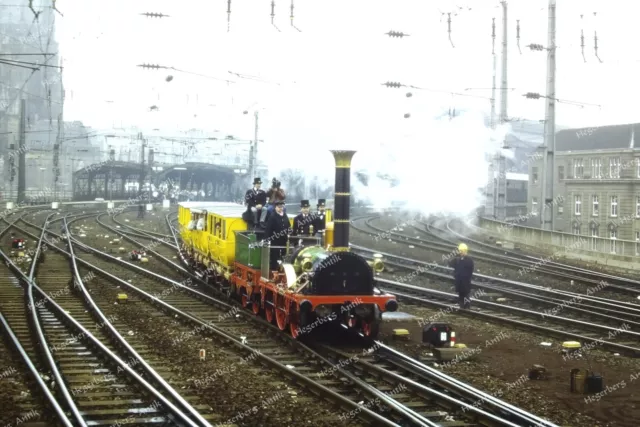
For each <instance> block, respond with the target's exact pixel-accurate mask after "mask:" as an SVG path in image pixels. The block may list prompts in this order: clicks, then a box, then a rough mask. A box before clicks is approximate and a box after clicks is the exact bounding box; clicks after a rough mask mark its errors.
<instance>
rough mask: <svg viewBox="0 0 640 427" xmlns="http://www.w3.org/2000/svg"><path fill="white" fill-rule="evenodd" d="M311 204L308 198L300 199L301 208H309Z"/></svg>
mask: <svg viewBox="0 0 640 427" xmlns="http://www.w3.org/2000/svg"><path fill="white" fill-rule="evenodd" d="M309 206H311V205H309V201H308V200H301V201H300V207H301V208H308V207H309Z"/></svg>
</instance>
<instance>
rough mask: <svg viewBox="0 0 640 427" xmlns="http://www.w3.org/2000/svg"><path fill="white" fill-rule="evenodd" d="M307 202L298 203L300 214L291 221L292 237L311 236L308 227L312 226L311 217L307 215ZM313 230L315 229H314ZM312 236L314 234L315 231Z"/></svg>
mask: <svg viewBox="0 0 640 427" xmlns="http://www.w3.org/2000/svg"><path fill="white" fill-rule="evenodd" d="M309 206H310V205H309V201H308V200H302V201H300V208H301V209H300V213H299V214H298V215H297V216H296V217H295V218H294V219H293V233H292V234H293V235H294V236H309V235H311V229H310V227H311V226H312V225H313V220H314V218H313V216H311V215H309ZM314 228H315V227H314ZM313 234H315V229H314V232H313Z"/></svg>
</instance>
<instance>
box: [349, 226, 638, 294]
mask: <svg viewBox="0 0 640 427" xmlns="http://www.w3.org/2000/svg"><path fill="white" fill-rule="evenodd" d="M377 218H379V217H378V216H367V217H360V218H355V219H354V220H353V221H354V222H357V221H362V222H364V225H365V227H366V228H369V229H371V230H374V231H375V233H371V232H370V231H368V230H367V229H365V228H362V227H359V226H358V225H357V224H353V223H352V227H353V228H354V229H356V230H358V231H361V232H364V233H367V234H373V235H374V236H384V238H386V239H391V240H395V241H398V242H403V243H406V244H410V245H412V246H414V247H418V248H423V249H428V250H435V251H439V252H442V253H443V254H445V257H450V256H452V254H454V253H455V251H456V249H457V246H458V243H459V242H458V243H456V242H453V241H451V240H449V239H447V238H445V237H442V236H443V235H444V234H445V233H446V232H445V231H443V230H441V229H437V228H436V227H435V226H434V225H433V224H429V223H425V222H422V221H416V220H413V221H409V222H406V223H405V224H406V225H405V230H403V232H402V233H400V232H398V231H396V230H393V229H392V230H385V229H382V228H380V227H377V226H375V225H373V224H372V222H373V221H374V220H376V219H377ZM394 228H396V227H394ZM407 228H409V229H413V230H415V231H417V232H419V233H423V234H427V235H428V236H429V238H428V239H425V238H420V237H413V236H409V235H408V231H406V229H407ZM459 240H462V241H465V242H468V243H470V244H474V245H477V246H481V247H485V248H486V249H487V251H483V250H478V249H474V251H473V253H474V259H476V260H478V261H485V262H487V263H491V264H492V265H500V266H504V267H505V268H510V269H515V270H518V269H519V270H520V271H524V272H535V273H536V275H541V276H546V277H553V278H556V279H562V280H565V281H567V282H569V281H573V282H575V283H576V286H583V287H585V288H589V287H591V288H593V287H598V286H599V285H600V284H601V282H602V281H603V280H605V281H606V282H607V292H609V293H610V296H611V297H613V296H614V295H615V294H614V292H615V293H619V294H625V295H629V296H630V297H628V299H629V300H630V301H631V300H636V297H637V296H638V293H640V286H639V287H637V288H636V287H635V281H630V279H625V278H619V277H616V276H610V275H601V274H600V273H596V272H593V275H591V272H589V271H588V270H584V269H579V268H577V267H571V266H566V265H564V264H558V263H554V262H552V261H551V259H550V258H543V259H540V258H535V257H530V256H527V255H523V254H518V253H517V252H512V251H505V250H502V249H497V248H495V247H494V246H491V245H488V244H486V243H483V242H476V241H473V240H470V239H468V238H463V237H459ZM497 251H499V252H500V253H496V252H497ZM556 264H557V266H556ZM637 284H638V285H640V282H637Z"/></svg>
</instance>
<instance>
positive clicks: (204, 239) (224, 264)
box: [178, 202, 333, 274]
mask: <svg viewBox="0 0 640 427" xmlns="http://www.w3.org/2000/svg"><path fill="white" fill-rule="evenodd" d="M246 209H247V208H246V207H245V206H242V205H239V204H237V203H231V202H181V203H179V204H178V222H179V224H180V235H181V237H182V240H183V242H184V244H185V246H186V249H189V250H192V251H193V252H194V254H193V256H194V258H195V259H196V261H198V262H200V263H202V264H204V265H205V266H206V267H211V268H215V269H216V272H217V273H218V274H224V273H230V272H231V271H232V270H233V265H234V262H235V256H236V232H238V231H246V230H247V223H246V222H245V221H244V220H243V219H242V214H243V213H244V212H245V211H246ZM326 212H327V221H330V219H331V211H330V210H327V211H326ZM295 215H297V213H295V214H293V213H291V212H290V213H289V222H290V224H291V226H292V227H293V218H294V216H295ZM199 221H200V225H201V227H200V228H202V230H198V222H199ZM327 228H328V229H332V228H333V227H332V224H330V223H329V222H327Z"/></svg>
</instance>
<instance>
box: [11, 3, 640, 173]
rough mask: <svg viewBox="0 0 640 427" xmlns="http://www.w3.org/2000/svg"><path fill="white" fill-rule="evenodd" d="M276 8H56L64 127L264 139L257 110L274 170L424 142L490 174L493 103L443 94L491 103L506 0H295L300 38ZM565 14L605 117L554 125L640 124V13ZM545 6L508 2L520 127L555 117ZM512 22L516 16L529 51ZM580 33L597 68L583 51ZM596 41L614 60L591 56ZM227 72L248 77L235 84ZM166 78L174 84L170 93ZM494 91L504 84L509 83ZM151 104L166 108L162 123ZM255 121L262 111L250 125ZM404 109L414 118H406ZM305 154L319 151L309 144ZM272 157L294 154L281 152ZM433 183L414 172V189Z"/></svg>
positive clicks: (563, 112) (580, 7) (596, 114)
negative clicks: (549, 96) (549, 95)
mask: <svg viewBox="0 0 640 427" xmlns="http://www.w3.org/2000/svg"><path fill="white" fill-rule="evenodd" d="M0 1H2V2H4V3H6V2H12V4H13V3H15V2H16V1H15V0H0ZM270 3H271V2H270V1H269V0H260V1H258V0H244V1H238V0H232V4H231V10H232V12H231V29H230V31H229V32H227V13H226V9H227V2H226V0H214V1H212V0H185V1H180V2H179V1H175V0H171V1H168V0H136V1H131V0H111V1H108V2H107V1H103V0H100V1H99V0H58V2H57V4H58V8H59V9H60V11H61V12H62V13H63V14H64V17H60V16H58V17H57V37H58V40H59V42H60V44H61V48H60V53H61V56H62V57H63V59H64V67H65V68H64V83H65V87H66V89H67V99H66V104H65V120H82V121H84V122H85V124H87V125H90V126H93V127H96V128H99V129H105V128H110V127H111V126H112V124H113V123H116V124H118V125H119V124H120V123H123V125H124V126H125V127H126V126H131V125H136V126H138V127H140V128H142V129H145V130H150V129H153V128H159V129H161V132H162V133H165V134H167V133H172V132H174V131H176V132H178V131H179V129H182V130H185V129H189V128H196V127H197V128H201V129H209V130H213V129H217V130H219V131H220V135H221V136H225V135H228V134H231V135H234V136H236V137H238V138H242V139H252V138H253V127H254V122H253V116H252V113H253V111H254V110H256V109H259V110H260V134H259V138H260V139H264V140H265V141H266V142H265V144H266V145H263V150H262V151H261V152H260V155H261V157H262V159H263V160H265V161H267V162H270V163H276V160H277V161H278V162H279V163H287V165H288V166H293V163H295V162H298V163H300V161H301V156H302V158H309V159H312V158H314V156H315V157H317V156H318V155H316V154H315V153H316V152H320V153H323V154H319V156H320V157H322V158H324V160H322V161H320V162H316V163H315V164H313V165H311V166H310V167H311V168H312V169H313V168H316V169H317V170H320V169H322V170H326V169H327V166H329V165H330V164H332V162H331V157H330V155H328V154H327V153H326V151H324V150H326V149H327V148H347V147H353V148H357V149H359V150H360V151H366V150H369V151H371V150H383V149H384V144H387V146H389V147H390V148H389V152H391V151H393V150H396V151H403V150H405V151H406V150H414V149H415V148H416V146H418V145H420V144H421V145H423V146H427V147H428V148H430V150H429V151H428V153H429V156H445V155H459V154H461V152H465V151H466V152H467V153H468V154H470V155H473V156H475V160H474V162H475V163H474V164H473V165H463V166H461V167H465V168H468V167H472V168H474V170H475V169H477V170H475V172H474V173H471V174H470V175H468V179H471V180H472V181H473V180H474V179H476V177H477V176H483V177H484V176H485V175H486V167H485V165H484V164H481V163H482V162H478V161H477V160H478V158H481V157H482V154H483V153H484V152H485V151H486V150H487V144H488V143H487V141H485V139H486V138H487V135H486V133H483V129H482V124H481V123H480V121H478V116H477V114H480V113H484V112H488V111H489V105H490V104H489V100H488V99H482V98H473V97H465V96H459V95H452V94H450V93H447V92H457V93H462V94H469V95H475V96H479V97H486V98H489V97H490V95H491V91H490V90H489V89H490V87H491V75H492V61H493V60H492V56H491V18H492V17H495V18H496V24H497V29H496V31H497V38H496V50H497V51H498V53H499V52H500V51H501V42H502V10H501V7H500V3H499V2H498V1H495V0H467V1H466V2H465V1H449V0H436V1H425V0H393V1H392V0H349V1H345V0H340V1H337V0H324V1H322V2H319V1H300V0H295V20H294V24H295V25H296V27H298V28H299V29H300V30H301V31H297V30H296V29H295V28H293V27H292V26H291V25H290V20H289V7H290V5H291V0H276V2H275V3H276V10H275V24H276V25H277V27H278V28H279V29H280V30H281V31H278V30H277V29H276V28H274V26H272V24H271V18H270V16H269V15H270V13H271V6H270ZM560 3H561V4H560V6H559V7H558V24H557V28H558V30H557V45H558V55H557V56H558V67H557V97H558V98H560V99H561V100H568V101H572V102H582V103H584V104H600V105H602V107H601V108H598V107H593V106H589V105H585V106H583V107H579V106H574V105H567V104H563V103H561V104H559V105H558V108H557V123H558V124H562V125H568V126H595V125H604V124H615V123H625V122H634V121H638V113H637V107H636V105H635V104H636V103H635V100H636V99H638V95H639V93H638V92H640V84H638V83H637V79H638V77H637V76H638V75H640V73H639V71H640V53H639V52H638V51H637V49H634V42H635V41H637V40H639V39H640V28H639V27H638V26H637V25H636V23H635V21H636V20H637V19H636V15H637V13H636V12H637V10H638V8H639V6H637V5H636V4H635V3H634V2H632V1H629V0H624V1H623V0H610V1H607V2H601V1H600V2H596V1H595V0H588V1H585V0H569V1H562V2H560ZM469 8H470V10H469ZM547 11H548V2H547V1H540V0H526V1H524V0H523V1H511V2H509V14H508V17H509V24H508V32H509V35H508V44H509V49H508V58H509V67H508V70H509V71H508V87H509V88H511V89H510V90H509V102H508V115H509V116H510V117H522V118H527V119H531V120H542V119H544V101H543V100H529V99H525V98H523V96H522V95H523V94H524V93H526V92H538V93H541V94H544V93H545V82H546V52H536V51H531V50H529V49H528V48H526V47H525V46H526V45H528V44H530V43H539V44H543V45H547V25H548V14H547ZM143 12H156V13H163V14H167V15H171V16H170V17H169V18H162V19H157V18H156V19H151V18H147V17H144V16H141V15H139V14H140V13H143ZM442 12H444V13H445V15H442ZM447 12H456V13H457V15H455V16H452V32H451V38H452V41H453V43H454V45H455V47H452V46H451V43H450V41H449V38H448V34H447V23H446V19H447V16H446V13H447ZM594 12H597V16H595V17H594V14H593V13H594ZM581 14H582V15H584V19H582V20H581V18H580V15H581ZM516 20H520V26H521V30H520V34H521V40H520V48H521V50H522V53H520V52H519V49H518V46H517V39H516ZM581 27H583V28H584V32H585V44H586V47H585V56H586V59H587V62H586V63H585V62H584V60H583V58H582V54H581V49H580V28H581ZM389 30H395V31H402V32H404V33H408V34H410V37H405V38H404V39H397V38H393V39H392V38H389V37H388V36H386V35H384V33H386V32H388V31H389ZM594 30H597V31H598V36H599V53H600V58H601V59H602V60H603V61H604V62H603V63H600V62H599V61H598V59H597V58H595V56H594V49H593V44H594V41H593V32H594ZM141 63H152V64H160V65H164V66H169V67H175V68H178V69H180V70H186V71H190V72H193V73H198V74H202V75H206V76H209V77H210V78H207V77H199V76H195V75H192V74H185V73H182V72H178V71H170V70H160V71H156V70H143V69H140V68H138V67H136V65H138V64H141ZM229 71H232V72H234V73H239V74H242V75H245V76H252V77H251V78H239V77H238V76H237V75H234V74H229ZM499 72H500V57H498V73H499ZM169 74H170V75H172V76H173V77H174V79H173V81H171V82H169V83H168V82H166V81H165V78H166V76H167V75H169ZM214 78H217V79H222V80H216V79H214ZM224 79H229V80H231V81H233V83H227V82H225V81H223V80H224ZM385 81H397V82H400V83H403V84H406V85H413V86H416V87H420V88H424V89H429V90H420V89H406V88H401V89H389V88H386V87H383V86H381V83H383V82H385ZM497 82H498V86H499V85H500V76H499V75H498V77H497ZM468 88H474V89H473V90H467V89H468ZM437 91H443V92H437ZM407 92H411V94H412V96H411V97H407V96H406V94H407ZM107 101H111V102H107ZM151 106H157V107H158V111H152V112H150V111H149V108H150V107H151ZM450 108H456V109H458V110H462V109H466V110H470V111H472V112H473V114H471V116H472V117H471V116H470V117H469V118H468V119H465V120H466V121H455V120H454V121H453V122H451V124H448V125H447V126H443V125H442V124H441V123H439V122H438V121H437V120H436V119H435V118H436V117H437V116H441V115H442V114H446V113H447V112H448V110H449V109H450ZM245 110H247V111H249V113H250V114H247V115H243V114H242V113H243V111H245ZM497 111H499V103H498V105H497ZM406 113H409V114H410V115H411V117H410V118H404V115H405V114H406ZM469 121H470V122H473V126H471V125H469ZM453 135H455V138H454V136H453ZM479 138H480V139H479ZM309 144H312V147H313V146H316V147H318V148H317V149H313V148H311V149H310V148H309ZM436 146H437V147H436ZM265 147H266V148H268V150H264V148H265ZM276 147H278V148H279V149H280V151H281V152H282V151H286V152H288V157H286V158H283V157H277V158H276V157H274V154H273V153H274V152H275V150H276ZM425 156H426V154H425ZM361 158H363V159H364V158H366V156H361ZM378 160H382V159H381V158H380V156H378ZM327 162H330V163H327ZM305 167H308V166H306V165H305ZM421 173H423V172H421V171H416V172H415V174H416V175H415V176H416V178H414V179H419V178H418V177H419V176H420V174H421ZM438 173H440V172H438ZM431 178H432V179H433V178H434V177H431Z"/></svg>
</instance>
